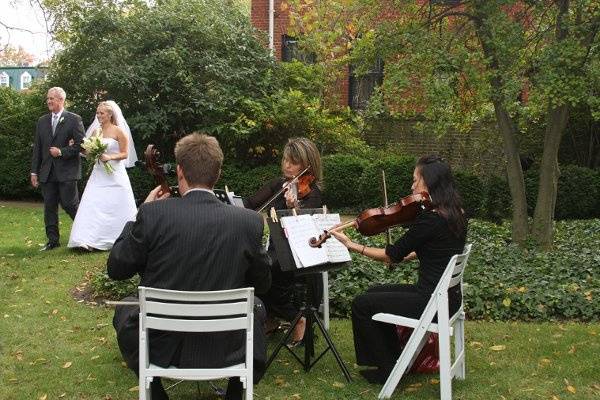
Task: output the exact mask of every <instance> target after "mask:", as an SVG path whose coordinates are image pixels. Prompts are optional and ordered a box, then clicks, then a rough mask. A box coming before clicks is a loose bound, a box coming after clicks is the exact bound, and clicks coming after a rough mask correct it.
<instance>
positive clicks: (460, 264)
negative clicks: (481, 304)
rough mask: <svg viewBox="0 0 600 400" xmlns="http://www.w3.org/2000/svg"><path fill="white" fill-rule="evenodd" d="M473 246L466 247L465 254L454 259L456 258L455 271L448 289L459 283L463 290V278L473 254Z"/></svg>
mask: <svg viewBox="0 0 600 400" xmlns="http://www.w3.org/2000/svg"><path fill="white" fill-rule="evenodd" d="M472 246H473V245H472V244H468V245H466V246H465V249H464V252H463V253H462V254H457V255H455V256H454V257H453V258H456V261H455V264H454V269H453V270H452V277H451V278H450V282H449V283H448V288H452V287H454V286H456V285H458V284H459V283H460V284H461V288H462V278H463V273H464V272H465V266H466V265H467V260H468V259H469V255H470V254H471V247H472Z"/></svg>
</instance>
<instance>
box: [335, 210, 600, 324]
mask: <svg viewBox="0 0 600 400" xmlns="http://www.w3.org/2000/svg"><path fill="white" fill-rule="evenodd" d="M348 232H349V233H350V234H351V235H355V234H354V233H351V231H348ZM400 233H401V230H395V231H394V236H395V237H397V235H398V234H400ZM355 238H356V236H355ZM356 240H360V241H361V243H365V244H367V245H374V246H378V247H383V245H384V243H383V238H382V237H381V236H379V237H373V238H366V239H362V238H356ZM599 241H600V220H597V219H596V220H586V221H560V222H558V223H557V224H556V234H555V241H554V249H553V250H552V251H550V252H542V251H537V250H535V249H534V248H526V249H521V248H519V247H517V246H515V245H513V244H511V239H510V226H509V224H508V223H504V224H502V225H496V224H492V223H488V222H483V221H480V220H471V221H470V224H469V234H468V242H469V243H472V244H473V250H472V254H471V257H470V258H469V264H468V265H467V269H466V270H465V277H464V281H465V308H466V312H467V315H468V317H469V318H471V319H486V320H561V319H577V320H581V321H598V320H600V302H599V301H598V297H599V296H600V276H599V275H598V273H597V271H599V270H600V255H599V254H598V252H597V250H596V248H597V243H598V242H599ZM416 268H417V264H416V262H411V263H407V264H405V265H400V266H398V267H397V268H396V269H395V270H393V271H391V272H390V271H386V268H385V267H384V265H383V264H381V263H376V262H373V261H369V260H368V259H367V258H365V257H362V256H356V255H354V254H353V265H352V266H351V267H350V268H347V269H344V270H338V271H334V272H333V273H332V274H331V281H330V285H331V289H330V296H331V305H332V309H333V312H334V313H335V314H336V315H339V316H349V314H350V305H351V303H352V299H353V298H354V297H355V296H356V295H357V294H359V293H362V292H363V291H364V290H365V289H366V288H367V287H369V286H371V285H373V284H376V283H412V282H414V280H415V279H416Z"/></svg>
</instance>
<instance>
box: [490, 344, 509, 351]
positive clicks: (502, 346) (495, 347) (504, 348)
mask: <svg viewBox="0 0 600 400" xmlns="http://www.w3.org/2000/svg"><path fill="white" fill-rule="evenodd" d="M490 350H492V351H502V350H506V346H505V345H503V344H497V345H495V346H492V347H490Z"/></svg>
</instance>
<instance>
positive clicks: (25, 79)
mask: <svg viewBox="0 0 600 400" xmlns="http://www.w3.org/2000/svg"><path fill="white" fill-rule="evenodd" d="M29 86H31V74H30V73H29V72H23V73H22V74H21V89H27V88H29Z"/></svg>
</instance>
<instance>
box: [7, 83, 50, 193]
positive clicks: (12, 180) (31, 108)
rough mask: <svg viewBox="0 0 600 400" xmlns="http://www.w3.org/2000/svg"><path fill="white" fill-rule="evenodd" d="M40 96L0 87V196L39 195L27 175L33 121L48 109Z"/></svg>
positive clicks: (31, 92) (29, 166)
mask: <svg viewBox="0 0 600 400" xmlns="http://www.w3.org/2000/svg"><path fill="white" fill-rule="evenodd" d="M44 99H45V96H44V95H42V94H40V93H38V92H37V91H25V92H17V91H15V90H13V89H11V88H4V87H0V110H1V112H0V160H2V162H0V198H6V199H31V198H39V197H41V195H40V192H39V189H33V188H32V187H31V186H30V184H29V177H30V174H31V154H32V146H33V138H34V136H35V128H36V124H37V121H38V119H39V118H40V117H41V116H42V115H43V114H44V113H47V112H48V109H47V108H46V106H45V104H44Z"/></svg>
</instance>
